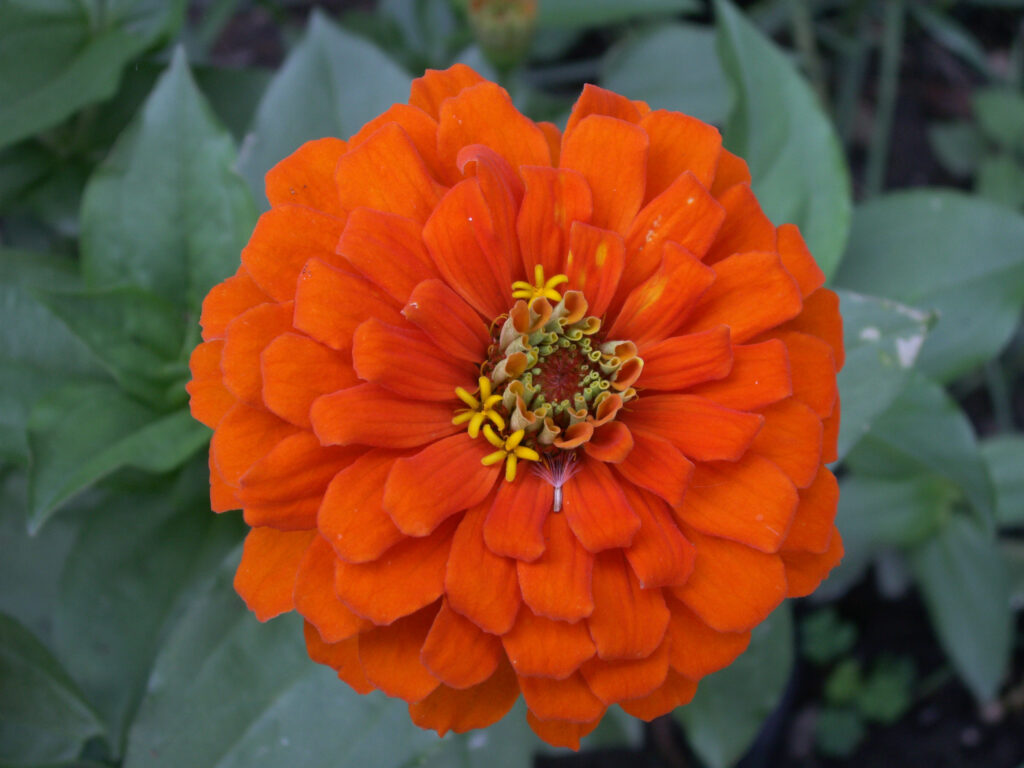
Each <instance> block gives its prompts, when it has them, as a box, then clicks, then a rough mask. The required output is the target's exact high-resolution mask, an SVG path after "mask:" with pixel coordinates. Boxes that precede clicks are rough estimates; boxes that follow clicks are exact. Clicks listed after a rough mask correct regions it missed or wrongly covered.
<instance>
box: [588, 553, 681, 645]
mask: <svg viewBox="0 0 1024 768" xmlns="http://www.w3.org/2000/svg"><path fill="white" fill-rule="evenodd" d="M593 587H594V612H593V613H592V614H591V615H590V616H589V618H587V626H588V627H589V629H590V636H591V637H592V638H594V643H595V644H596V645H597V655H598V656H600V657H601V658H602V659H642V658H645V657H647V656H650V655H651V654H652V653H654V649H655V648H657V647H658V646H659V645H660V644H661V641H662V639H663V638H664V637H665V629H666V628H667V627H668V608H666V607H665V599H664V598H663V597H662V595H661V590H660V589H644V588H643V587H642V586H641V585H640V582H639V581H638V580H637V578H636V576H634V575H633V571H632V570H631V569H630V568H629V567H628V566H627V565H626V560H625V558H624V557H623V555H622V553H621V552H602V553H601V554H600V555H598V556H597V557H596V558H595V561H594V580H593Z"/></svg>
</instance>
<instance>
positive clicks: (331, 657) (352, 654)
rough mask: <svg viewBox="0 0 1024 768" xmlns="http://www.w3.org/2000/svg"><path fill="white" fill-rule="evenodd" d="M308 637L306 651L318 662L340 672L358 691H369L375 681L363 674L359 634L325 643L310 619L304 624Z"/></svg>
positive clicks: (304, 632)
mask: <svg viewBox="0 0 1024 768" xmlns="http://www.w3.org/2000/svg"><path fill="white" fill-rule="evenodd" d="M302 629H303V634H304V635H305V638H306V652H307V653H308V654H309V658H310V659H312V660H313V661H315V662H316V663H317V664H325V665H326V666H328V667H331V668H332V669H334V670H335V671H336V672H337V673H338V677H339V678H340V679H341V680H343V681H345V682H346V683H348V684H349V685H350V686H352V688H353V689H354V690H355V691H356V693H364V694H365V693H369V692H370V691H372V690H373V683H371V682H370V681H369V680H367V679H366V675H365V674H363V665H362V664H360V663H359V636H358V635H355V636H353V637H350V638H348V639H347V640H342V641H340V642H337V643H325V642H324V641H323V639H322V638H321V637H320V634H319V633H318V632H317V631H316V627H314V626H313V625H312V624H310V623H309V622H308V621H307V622H306V623H305V624H304V625H303V628H302Z"/></svg>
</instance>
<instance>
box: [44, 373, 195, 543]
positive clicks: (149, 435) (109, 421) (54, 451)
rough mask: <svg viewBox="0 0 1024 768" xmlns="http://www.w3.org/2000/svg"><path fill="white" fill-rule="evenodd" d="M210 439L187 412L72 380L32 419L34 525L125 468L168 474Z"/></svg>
mask: <svg viewBox="0 0 1024 768" xmlns="http://www.w3.org/2000/svg"><path fill="white" fill-rule="evenodd" d="M208 440H209V430H208V429H207V428H206V427H204V426H202V425H201V424H199V423H198V422H196V421H195V420H194V419H193V418H192V417H191V415H190V414H189V412H188V411H187V410H180V411H175V412H173V413H170V414H168V415H161V414H160V413H158V412H156V411H154V410H152V409H151V408H148V407H146V406H144V405H142V404H141V403H139V402H137V401H135V400H132V399H131V398H129V397H128V396H127V395H125V394H124V393H122V392H121V391H120V390H118V389H117V388H116V387H113V386H111V385H108V384H102V383H88V384H73V385H69V386H67V387H64V388H62V389H59V390H57V391H55V392H53V393H51V394H49V395H47V396H46V397H44V398H43V399H42V400H40V401H38V402H37V403H36V405H35V407H34V408H33V410H32V415H31V417H30V418H29V448H30V452H31V462H30V474H29V527H30V530H33V531H35V530H38V529H39V527H40V526H41V525H42V524H43V523H44V522H45V521H46V519H47V518H48V517H49V516H50V515H51V514H53V512H54V510H56V509H57V508H58V507H59V506H60V505H61V504H63V503H64V502H65V501H67V500H68V499H70V498H71V497H72V496H74V495H75V494H76V493H78V492H79V491H81V490H83V489H85V488H87V487H89V486H90V485H92V484H94V483H96V482H97V481H98V480H100V479H102V478H104V477H106V476H107V475H109V474H110V473H111V472H114V471H115V470H117V469H120V468H122V467H135V468H138V469H142V470H146V471H148V472H167V471H170V470H172V469H174V468H175V467H177V466H179V465H181V464H182V463H183V462H184V461H185V460H186V459H187V458H188V457H189V456H191V455H192V454H193V453H195V452H196V451H197V450H199V449H200V448H201V447H202V446H203V445H205V444H206V442H207V441H208Z"/></svg>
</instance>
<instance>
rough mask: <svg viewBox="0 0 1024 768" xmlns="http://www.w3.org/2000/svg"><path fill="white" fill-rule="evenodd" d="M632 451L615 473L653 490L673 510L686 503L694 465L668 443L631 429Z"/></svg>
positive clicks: (617, 466) (654, 436)
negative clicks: (684, 501)
mask: <svg viewBox="0 0 1024 768" xmlns="http://www.w3.org/2000/svg"><path fill="white" fill-rule="evenodd" d="M630 433H631V434H632V435H633V450H632V451H630V452H629V456H627V457H626V458H625V460H624V461H623V462H622V463H621V464H618V465H616V467H615V469H616V471H617V472H618V473H619V474H621V475H622V476H623V477H624V478H626V479H627V480H628V481H629V482H631V483H633V484H634V485H638V486H640V487H641V488H646V489H647V490H649V491H653V492H654V493H656V494H658V495H659V496H660V497H661V498H663V499H664V500H665V501H667V502H668V504H669V506H671V507H678V506H679V505H680V504H682V503H683V498H684V496H685V494H686V488H687V486H688V485H689V482H690V475H691V474H692V473H693V464H692V463H691V462H690V460H689V459H687V458H686V457H685V456H683V454H682V453H681V452H680V451H679V449H678V448H676V447H675V446H674V445H673V444H672V443H670V442H669V441H668V440H665V439H664V438H662V437H658V436H657V435H652V434H649V433H647V432H642V431H637V430H630Z"/></svg>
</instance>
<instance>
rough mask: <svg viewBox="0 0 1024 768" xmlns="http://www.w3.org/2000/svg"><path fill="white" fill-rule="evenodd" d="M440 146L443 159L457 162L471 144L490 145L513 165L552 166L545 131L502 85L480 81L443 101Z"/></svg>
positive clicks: (438, 136) (453, 163)
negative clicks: (518, 105) (526, 113)
mask: <svg viewBox="0 0 1024 768" xmlns="http://www.w3.org/2000/svg"><path fill="white" fill-rule="evenodd" d="M438 124H439V128H438V131H437V148H438V152H439V153H440V155H441V161H442V162H443V163H444V164H446V165H449V166H454V165H455V160H456V158H457V157H458V154H459V150H461V149H462V148H463V147H465V146H468V145H470V144H483V145H484V146H487V147H490V148H491V149H493V150H494V151H495V152H497V153H498V154H499V155H501V156H502V157H504V158H505V160H507V161H508V163H509V165H511V166H512V167H513V168H518V167H519V166H521V165H551V153H550V152H549V151H548V142H547V138H546V137H545V136H544V132H543V131H541V129H540V128H538V127H537V125H536V124H535V123H534V122H533V121H532V120H530V119H529V118H528V117H525V116H523V114H522V113H521V112H519V110H518V109H516V108H515V106H514V105H513V104H512V99H510V98H509V96H508V93H506V92H505V89H504V88H502V87H501V86H498V85H495V84H494V83H487V82H484V83H479V84H478V85H474V86H470V87H469V88H466V89H465V90H463V91H462V92H460V93H459V94H458V95H457V96H455V97H453V98H451V99H448V100H447V101H445V102H444V103H443V104H441V109H440V116H439V117H438Z"/></svg>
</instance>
